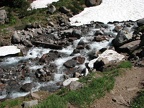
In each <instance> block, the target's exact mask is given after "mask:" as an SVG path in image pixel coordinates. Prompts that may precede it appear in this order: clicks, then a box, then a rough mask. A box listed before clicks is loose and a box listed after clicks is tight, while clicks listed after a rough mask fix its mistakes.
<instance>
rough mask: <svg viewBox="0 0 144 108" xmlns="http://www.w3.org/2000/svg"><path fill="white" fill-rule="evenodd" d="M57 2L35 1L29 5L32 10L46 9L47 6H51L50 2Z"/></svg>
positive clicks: (48, 0)
mask: <svg viewBox="0 0 144 108" xmlns="http://www.w3.org/2000/svg"><path fill="white" fill-rule="evenodd" d="M57 1H59V0H36V1H34V2H33V3H31V8H32V9H38V8H46V7H47V5H48V4H51V3H52V2H57Z"/></svg>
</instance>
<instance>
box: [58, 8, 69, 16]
mask: <svg viewBox="0 0 144 108" xmlns="http://www.w3.org/2000/svg"><path fill="white" fill-rule="evenodd" d="M59 11H60V12H61V13H64V14H68V13H70V10H69V9H67V8H66V7H65V6H62V7H60V8H59Z"/></svg>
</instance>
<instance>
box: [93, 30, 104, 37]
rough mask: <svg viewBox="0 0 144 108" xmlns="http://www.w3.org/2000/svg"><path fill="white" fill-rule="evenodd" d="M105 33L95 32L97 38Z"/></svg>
mask: <svg viewBox="0 0 144 108" xmlns="http://www.w3.org/2000/svg"><path fill="white" fill-rule="evenodd" d="M103 34H104V33H103V32H102V31H101V30H97V31H96V32H95V34H94V35H95V36H98V35H103Z"/></svg>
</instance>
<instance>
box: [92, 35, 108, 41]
mask: <svg viewBox="0 0 144 108" xmlns="http://www.w3.org/2000/svg"><path fill="white" fill-rule="evenodd" d="M104 40H107V37H106V36H103V35H98V36H95V37H94V41H96V42H101V41H104Z"/></svg>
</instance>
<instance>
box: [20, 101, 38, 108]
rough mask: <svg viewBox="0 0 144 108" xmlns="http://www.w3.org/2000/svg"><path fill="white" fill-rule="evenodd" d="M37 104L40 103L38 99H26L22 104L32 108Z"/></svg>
mask: <svg viewBox="0 0 144 108" xmlns="http://www.w3.org/2000/svg"><path fill="white" fill-rule="evenodd" d="M35 105H38V100H31V101H24V102H23V105H22V106H23V108H30V107H34V106H35Z"/></svg>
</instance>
